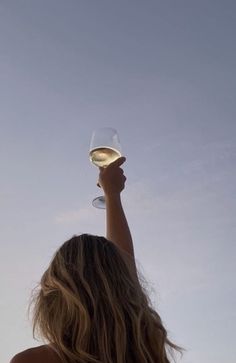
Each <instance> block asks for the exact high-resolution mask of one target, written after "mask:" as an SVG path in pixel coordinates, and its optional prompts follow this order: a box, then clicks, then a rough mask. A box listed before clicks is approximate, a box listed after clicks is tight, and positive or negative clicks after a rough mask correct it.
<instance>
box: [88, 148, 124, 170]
mask: <svg viewBox="0 0 236 363" xmlns="http://www.w3.org/2000/svg"><path fill="white" fill-rule="evenodd" d="M120 156H121V153H120V152H119V151H118V150H116V149H112V148H110V147H97V148H95V149H93V150H91V151H90V153H89V157H90V160H91V162H92V163H93V164H95V165H96V166H99V167H106V166H108V165H109V164H111V163H112V162H113V161H115V160H116V159H118V158H119V157H120Z"/></svg>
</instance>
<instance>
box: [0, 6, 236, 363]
mask: <svg viewBox="0 0 236 363" xmlns="http://www.w3.org/2000/svg"><path fill="white" fill-rule="evenodd" d="M235 34H236V3H235V1H230V0H225V1H219V0H215V1H213V0H212V1H208V0H197V1H192V0H183V1H181V0H179V1H168V0H165V1H164V0H163V1H154V0H145V1H140V0H136V1H133V0H131V1H129V0H126V1H124V0H119V1H108V0H106V1H104V0H99V1H98V0H97V1H89V0H83V1H82V0H77V1H75V0H73V1H72V0H70V1H65V0H64V1H62V0H41V1H36V0H11V1H7V0H3V1H0V105H1V107H0V125H1V128H0V131H1V132H0V166H1V178H0V237H1V239H0V241H1V244H0V249H1V250H0V272H1V299H0V321H1V331H0V346H1V348H0V362H3V363H5V362H6V363H7V362H9V361H10V358H11V357H12V356H13V355H15V354H16V353H18V352H20V351H22V350H25V349H27V348H29V347H33V346H37V345H41V344H43V343H42V342H41V341H39V342H38V341H35V340H34V339H33V337H32V328H31V325H30V321H28V320H27V306H28V302H29V298H30V292H31V290H32V289H33V287H34V286H35V285H36V283H37V282H38V281H39V280H40V278H41V275H42V273H43V272H44V270H45V269H46V268H47V266H48V264H49V262H50V259H51V257H52V255H53V253H54V252H55V250H56V249H57V248H58V247H59V246H60V245H61V244H62V243H63V242H64V241H65V240H66V239H68V238H70V237H72V235H74V234H80V233H84V232H88V233H92V234H99V235H104V234H105V215H104V211H101V210H96V209H95V208H93V207H92V206H91V200H92V199H93V197H95V196H97V195H98V194H99V193H100V190H98V188H97V187H96V181H97V169H96V168H95V167H94V166H93V165H91V163H90V162H89V159H88V148H89V142H90V137H91V134H92V131H93V130H94V129H96V128H98V127H103V126H111V127H114V128H116V129H117V130H118V132H119V135H120V140H121V144H122V148H123V149H122V150H123V154H124V155H125V156H126V158H127V161H126V163H125V164H124V170H125V174H126V177H127V181H126V189H125V191H124V192H123V196H122V198H123V203H124V207H125V210H126V214H127V218H128V221H129V224H130V228H131V231H132V234H133V239H134V247H135V254H136V258H137V262H138V266H139V267H140V269H141V271H142V273H143V274H144V276H145V277H146V279H147V281H148V282H149V289H150V294H151V297H152V301H153V304H154V306H155V308H156V309H157V311H158V312H159V313H160V315H161V317H162V320H163V323H164V325H165V327H166V328H167V330H168V332H169V336H170V338H171V339H172V340H173V341H174V342H175V343H177V344H179V345H181V346H183V347H185V349H186V350H187V352H186V353H185V354H184V357H183V359H182V360H180V362H183V363H199V362H202V363H222V362H225V363H233V362H235V356H236V347H235V338H236V336H235V325H236V313H235V305H236V290H235V273H236V267H235V257H236V247H235V237H236V223H235V212H236V200H235V195H236V187H235V186H236V172H235V161H236V150H235V149H236V148H235V141H236V119H235V116H236V112H235V104H236V100H235V93H236V82H235V81H236V70H235V65H236V46H235V44H236V42H235Z"/></svg>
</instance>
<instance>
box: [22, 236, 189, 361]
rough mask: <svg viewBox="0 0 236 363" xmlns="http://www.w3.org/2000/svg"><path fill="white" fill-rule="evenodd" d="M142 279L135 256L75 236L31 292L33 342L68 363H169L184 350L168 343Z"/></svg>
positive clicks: (101, 240) (101, 241)
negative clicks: (44, 344)
mask: <svg viewBox="0 0 236 363" xmlns="http://www.w3.org/2000/svg"><path fill="white" fill-rule="evenodd" d="M138 274H139V272H138V271H137V270H136V268H135V261H134V259H133V257H131V256H129V254H128V253H126V252H124V251H123V250H121V249H120V248H119V247H118V246H116V245H115V244H114V243H112V242H111V241H109V240H107V239H106V238H104V237H99V236H93V235H89V234H82V235H80V236H73V237H72V238H71V239H70V240H68V241H66V242H65V243H64V244H63V245H62V246H61V247H60V248H59V249H58V250H57V251H56V252H55V254H54V256H53V258H52V260H51V262H50V264H49V267H48V268H47V270H46V271H45V272H44V274H43V276H42V278H41V281H40V283H38V284H37V286H36V287H35V288H34V289H33V291H32V294H31V300H30V304H29V308H28V313H30V312H31V307H32V305H33V316H32V323H33V337H34V338H35V333H36V331H37V333H38V334H39V336H40V337H41V338H43V340H45V339H46V341H47V342H49V343H50V344H51V345H52V346H54V347H56V351H57V353H58V355H59V356H60V358H61V360H62V362H65V363H84V362H86V363H132V362H136V363H169V362H170V360H169V359H170V358H169V353H170V355H171V357H172V358H173V359H174V354H173V353H174V351H178V352H180V353H181V355H182V351H183V350H184V349H183V348H181V347H179V346H177V345H175V344H173V343H172V342H171V341H170V340H169V339H168V338H167V331H166V329H165V328H164V326H163V324H162V321H161V318H160V316H159V315H158V313H157V312H156V311H155V309H154V308H153V307H152V304H151V301H150V298H149V297H148V295H147V293H146V291H145V288H144V287H143V286H142V284H141V282H140V280H139V278H138ZM167 353H168V354H167Z"/></svg>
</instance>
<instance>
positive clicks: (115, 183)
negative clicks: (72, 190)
mask: <svg viewBox="0 0 236 363" xmlns="http://www.w3.org/2000/svg"><path fill="white" fill-rule="evenodd" d="M125 160H126V158H125V157H124V156H122V157H120V158H118V159H116V160H115V161H113V163H111V164H109V165H108V166H107V167H106V168H99V170H100V173H99V181H98V182H99V185H100V186H101V187H102V188H103V190H104V193H105V195H110V194H119V193H121V192H122V190H123V189H124V187H125V181H126V177H125V175H124V171H123V169H121V168H120V166H121V165H122V164H123V163H124V162H125Z"/></svg>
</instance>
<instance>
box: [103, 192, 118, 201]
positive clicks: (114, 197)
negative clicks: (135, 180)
mask: <svg viewBox="0 0 236 363" xmlns="http://www.w3.org/2000/svg"><path fill="white" fill-rule="evenodd" d="M105 200H106V202H109V201H113V202H120V201H121V198H120V192H116V193H105Z"/></svg>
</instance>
